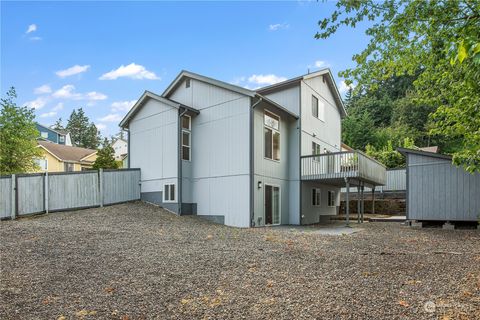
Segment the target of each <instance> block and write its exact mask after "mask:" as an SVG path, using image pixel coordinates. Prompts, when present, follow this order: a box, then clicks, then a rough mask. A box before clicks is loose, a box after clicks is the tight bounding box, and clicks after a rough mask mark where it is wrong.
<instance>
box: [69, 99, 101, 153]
mask: <svg viewBox="0 0 480 320" xmlns="http://www.w3.org/2000/svg"><path fill="white" fill-rule="evenodd" d="M65 129H66V130H67V131H69V132H70V137H71V139H72V144H73V145H74V146H77V147H82V148H89V149H97V148H98V146H99V144H100V133H99V131H98V130H97V127H96V126H95V124H94V123H93V122H90V120H89V119H88V117H87V116H86V115H85V112H84V111H83V109H82V108H79V109H78V110H73V111H72V113H71V114H70V118H69V119H68V122H67V126H66V127H65Z"/></svg>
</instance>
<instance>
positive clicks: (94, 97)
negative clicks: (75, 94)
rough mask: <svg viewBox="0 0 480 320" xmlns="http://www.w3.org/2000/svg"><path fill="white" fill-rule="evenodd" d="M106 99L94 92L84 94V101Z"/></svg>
mask: <svg viewBox="0 0 480 320" xmlns="http://www.w3.org/2000/svg"><path fill="white" fill-rule="evenodd" d="M107 98H108V97H107V96H106V95H104V94H103V93H100V92H96V91H91V92H87V93H86V94H85V99H86V100H91V101H97V100H105V99H107Z"/></svg>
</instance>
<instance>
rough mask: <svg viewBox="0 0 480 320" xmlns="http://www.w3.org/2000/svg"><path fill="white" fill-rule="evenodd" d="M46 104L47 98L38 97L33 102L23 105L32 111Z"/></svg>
mask: <svg viewBox="0 0 480 320" xmlns="http://www.w3.org/2000/svg"><path fill="white" fill-rule="evenodd" d="M46 104H47V98H45V97H38V98H37V99H35V100H32V101H28V102H25V103H24V105H25V106H27V107H29V108H33V109H42V108H43V107H44V106H45V105H46Z"/></svg>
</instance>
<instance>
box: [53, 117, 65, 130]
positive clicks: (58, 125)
mask: <svg viewBox="0 0 480 320" xmlns="http://www.w3.org/2000/svg"><path fill="white" fill-rule="evenodd" d="M52 129H53V130H64V129H65V128H64V127H63V124H62V118H58V119H57V121H55V123H54V124H53V126H52Z"/></svg>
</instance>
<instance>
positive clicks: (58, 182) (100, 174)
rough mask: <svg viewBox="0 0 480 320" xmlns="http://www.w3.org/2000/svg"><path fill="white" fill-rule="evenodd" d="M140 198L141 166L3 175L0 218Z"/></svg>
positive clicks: (0, 181) (0, 185) (0, 194)
mask: <svg viewBox="0 0 480 320" xmlns="http://www.w3.org/2000/svg"><path fill="white" fill-rule="evenodd" d="M139 199H140V169H121V170H102V169H100V170H99V171H96V170H91V171H81V172H61V173H60V172H59V173H32V174H17V175H11V176H0V219H5V218H12V219H15V218H16V217H19V216H24V215H30V214H36V213H45V212H47V213H48V212H53V211H64V210H72V209H80V208H91V207H102V206H104V205H109V204H115V203H121V202H127V201H133V200H139Z"/></svg>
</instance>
